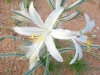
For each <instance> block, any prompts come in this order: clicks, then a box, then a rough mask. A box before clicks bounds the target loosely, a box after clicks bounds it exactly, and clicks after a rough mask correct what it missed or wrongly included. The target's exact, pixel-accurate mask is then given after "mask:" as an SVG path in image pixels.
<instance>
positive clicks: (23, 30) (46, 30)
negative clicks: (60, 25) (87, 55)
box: [13, 2, 64, 69]
mask: <svg viewBox="0 0 100 75" xmlns="http://www.w3.org/2000/svg"><path fill="white" fill-rule="evenodd" d="M63 10H64V8H63V7H59V8H58V9H56V10H54V11H53V12H52V13H51V14H50V15H49V16H48V18H47V19H46V21H45V23H43V21H42V20H41V17H40V15H39V14H38V13H37V12H36V10H35V8H34V7H33V2H31V4H30V7H29V14H27V15H30V17H31V20H32V21H33V22H34V23H35V24H36V25H37V26H38V27H39V28H38V27H14V28H13V30H14V31H15V32H17V33H19V34H21V35H26V36H31V38H37V40H36V41H35V42H34V43H33V44H32V45H31V46H30V49H29V51H28V52H27V54H26V58H29V59H31V60H30V63H31V64H32V63H33V61H34V60H37V61H38V54H39V52H40V50H41V49H40V48H41V46H42V45H43V44H44V43H45V44H46V46H47V49H48V51H49V53H50V54H51V56H53V57H54V58H55V59H56V60H58V61H60V62H63V59H62V57H61V55H60V53H59V52H58V50H57V48H56V47H55V43H54V40H53V38H52V36H51V31H52V30H53V27H54V24H55V22H56V21H57V19H58V18H59V16H60V15H61V13H62V12H63ZM33 65H34V64H32V65H31V66H30V68H29V69H31V68H32V67H33Z"/></svg>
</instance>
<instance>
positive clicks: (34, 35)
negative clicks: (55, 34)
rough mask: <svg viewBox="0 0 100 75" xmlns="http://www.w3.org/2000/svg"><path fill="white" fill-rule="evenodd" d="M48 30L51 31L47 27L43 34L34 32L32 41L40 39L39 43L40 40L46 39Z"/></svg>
mask: <svg viewBox="0 0 100 75" xmlns="http://www.w3.org/2000/svg"><path fill="white" fill-rule="evenodd" d="M48 32H49V31H48V29H45V31H44V32H43V33H41V34H32V35H31V36H30V38H31V39H32V42H35V41H36V40H38V41H37V43H38V44H39V43H40V42H44V41H45V36H46V34H47V33H48Z"/></svg>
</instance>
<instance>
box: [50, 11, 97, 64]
mask: <svg viewBox="0 0 100 75" xmlns="http://www.w3.org/2000/svg"><path fill="white" fill-rule="evenodd" d="M84 15H85V18H86V27H85V28H84V29H82V30H80V31H77V32H74V31H70V30H67V29H66V30H64V29H55V30H52V31H51V35H52V36H53V37H54V38H56V39H62V40H72V41H73V42H74V45H75V47H76V54H75V56H74V58H73V59H72V61H71V62H70V64H73V63H74V62H75V61H76V59H77V58H78V57H79V58H78V60H80V59H81V58H82V49H81V47H80V45H79V44H78V43H77V41H78V42H80V43H86V41H87V36H85V35H84V33H86V32H88V31H90V30H91V29H92V28H93V27H94V26H95V21H94V20H93V21H90V18H89V16H88V15H87V14H86V13H85V14H84ZM55 34H56V35H55ZM73 35H74V36H73ZM75 35H77V36H75Z"/></svg>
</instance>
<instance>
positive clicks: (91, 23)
mask: <svg viewBox="0 0 100 75" xmlns="http://www.w3.org/2000/svg"><path fill="white" fill-rule="evenodd" d="M94 26H95V21H94V20H93V21H91V22H90V23H88V25H86V27H85V28H84V30H83V33H86V32H88V31H90V30H91V29H92V28H93V27H94Z"/></svg>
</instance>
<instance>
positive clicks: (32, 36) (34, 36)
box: [30, 34, 39, 39]
mask: <svg viewBox="0 0 100 75" xmlns="http://www.w3.org/2000/svg"><path fill="white" fill-rule="evenodd" d="M38 36H39V35H38V34H32V35H31V36H30V38H32V39H33V38H37V37H38Z"/></svg>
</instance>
